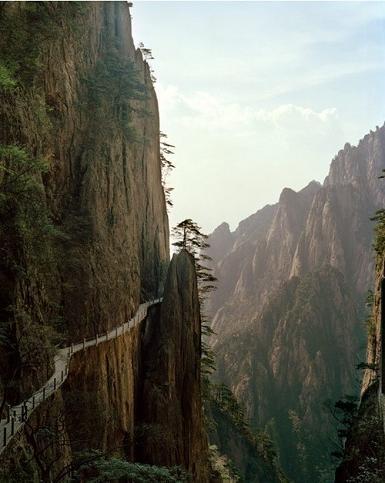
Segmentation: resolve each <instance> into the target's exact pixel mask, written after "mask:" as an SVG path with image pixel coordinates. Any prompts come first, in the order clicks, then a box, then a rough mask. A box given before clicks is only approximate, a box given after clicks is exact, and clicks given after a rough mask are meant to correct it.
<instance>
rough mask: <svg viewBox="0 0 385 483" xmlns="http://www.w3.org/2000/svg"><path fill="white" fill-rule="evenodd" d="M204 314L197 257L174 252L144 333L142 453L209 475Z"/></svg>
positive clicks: (199, 477) (203, 478)
mask: <svg viewBox="0 0 385 483" xmlns="http://www.w3.org/2000/svg"><path fill="white" fill-rule="evenodd" d="M200 341H201V320H200V307H199V300H198V288H197V280H196V273H195V263H194V259H193V257H192V256H191V255H190V254H189V253H188V252H186V251H185V250H183V251H182V252H180V253H179V254H178V255H174V256H173V258H172V260H171V263H170V267H169V271H168V275H167V280H166V283H165V289H164V295H163V303H162V305H161V307H160V308H159V307H157V308H154V309H152V310H151V312H150V317H149V321H148V323H147V325H146V328H145V332H144V333H143V342H142V343H143V347H142V360H143V366H142V372H141V377H140V391H139V397H138V399H139V400H140V406H139V414H138V421H137V424H138V428H137V429H138V445H139V454H140V455H141V457H142V458H143V460H144V461H151V462H152V463H153V464H162V465H168V466H169V465H175V464H182V465H183V466H184V467H185V468H187V469H188V470H189V471H190V473H191V474H192V475H193V478H194V481H197V482H198V481H200V482H203V481H208V471H207V458H208V447H207V437H206V434H205V432H204V431H203V414H202V401H201V397H200V394H201V378H200V357H201V350H200V343H201V342H200Z"/></svg>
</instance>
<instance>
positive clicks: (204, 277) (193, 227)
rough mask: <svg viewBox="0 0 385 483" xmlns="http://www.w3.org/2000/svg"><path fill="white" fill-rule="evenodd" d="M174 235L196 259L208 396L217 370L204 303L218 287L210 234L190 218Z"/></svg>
mask: <svg viewBox="0 0 385 483" xmlns="http://www.w3.org/2000/svg"><path fill="white" fill-rule="evenodd" d="M172 236H173V238H175V242H174V243H173V245H174V246H175V247H176V248H177V249H178V250H179V251H180V250H187V251H188V252H189V253H190V254H191V255H192V256H193V257H194V260H195V270H196V274H197V281H198V293H199V302H200V310H201V375H202V383H203V396H204V397H206V396H207V395H208V393H209V386H210V380H209V377H210V375H211V374H212V373H213V372H214V371H215V356H214V354H213V351H212V350H211V348H210V346H209V343H208V337H209V336H210V335H212V334H213V331H212V329H211V326H210V322H209V320H208V318H207V316H206V314H205V310H204V304H205V302H206V300H207V297H208V295H209V293H210V292H212V291H213V290H215V289H216V286H215V285H214V284H215V282H216V281H217V279H216V277H214V275H213V274H212V271H213V270H212V268H211V267H210V266H209V263H210V262H211V258H210V257H209V256H208V255H207V254H206V252H205V250H207V248H209V244H208V243H207V238H208V235H205V234H204V233H202V229H201V227H200V226H198V224H197V223H195V222H194V221H193V220H191V219H190V218H188V219H186V220H183V221H181V222H180V223H179V224H178V225H177V226H176V227H174V228H173V229H172Z"/></svg>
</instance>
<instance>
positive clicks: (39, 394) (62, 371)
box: [0, 298, 162, 454]
mask: <svg viewBox="0 0 385 483" xmlns="http://www.w3.org/2000/svg"><path fill="white" fill-rule="evenodd" d="M161 301H162V298H159V299H155V300H151V301H150V302H146V303H144V304H141V305H139V308H138V310H137V312H136V313H135V315H134V316H133V317H132V319H130V320H129V321H128V322H125V323H124V324H122V325H120V326H119V327H115V328H114V329H112V330H110V331H109V332H105V333H104V334H100V335H99V334H98V335H96V337H95V338H93V339H83V340H82V341H81V342H79V343H77V344H71V345H70V346H69V347H64V348H63V349H59V350H58V352H57V354H56V356H55V359H54V363H55V368H54V371H53V374H52V376H51V377H50V379H49V380H48V381H47V382H46V383H45V385H44V386H43V387H42V388H40V389H39V390H38V391H36V392H35V393H34V394H33V395H32V396H31V397H30V398H29V399H26V400H25V401H23V402H21V403H20V404H18V405H16V406H13V407H11V408H9V409H8V415H7V417H6V418H4V419H1V420H0V454H1V453H2V452H3V451H4V449H5V448H6V447H7V445H8V444H9V443H10V441H11V440H12V438H13V437H14V436H15V434H16V433H17V432H18V431H19V430H20V429H21V428H22V427H23V426H24V424H25V422H26V421H27V420H28V418H29V417H30V415H31V414H32V412H33V411H34V410H35V409H36V408H37V407H38V406H39V405H40V404H41V403H42V402H44V401H45V400H46V399H48V398H49V397H50V396H51V395H52V394H53V393H55V392H56V391H57V390H58V389H59V387H60V386H61V385H62V384H63V383H64V381H65V380H66V379H67V376H68V371H69V364H70V360H71V357H72V356H73V354H75V353H76V352H79V351H82V350H85V349H87V348H88V347H92V346H96V345H98V344H102V343H103V342H108V341H109V340H112V339H116V338H117V337H120V336H121V335H123V334H125V333H126V332H128V331H129V330H130V329H132V328H133V327H136V326H137V325H138V324H139V323H140V322H142V320H143V319H145V318H146V316H147V310H148V308H149V307H150V306H151V305H155V304H158V303H160V302H161Z"/></svg>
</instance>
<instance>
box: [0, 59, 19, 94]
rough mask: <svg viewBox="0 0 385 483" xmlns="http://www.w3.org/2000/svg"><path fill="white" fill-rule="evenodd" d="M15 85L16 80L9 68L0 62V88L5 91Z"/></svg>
mask: <svg viewBox="0 0 385 483" xmlns="http://www.w3.org/2000/svg"><path fill="white" fill-rule="evenodd" d="M14 87H16V81H15V79H13V77H12V76H11V73H10V71H9V69H7V67H6V66H5V65H2V64H0V90H4V91H7V90H9V89H13V88H14Z"/></svg>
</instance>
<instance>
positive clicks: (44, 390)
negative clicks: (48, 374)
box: [43, 386, 45, 401]
mask: <svg viewBox="0 0 385 483" xmlns="http://www.w3.org/2000/svg"><path fill="white" fill-rule="evenodd" d="M43 401H45V386H44V387H43Z"/></svg>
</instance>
